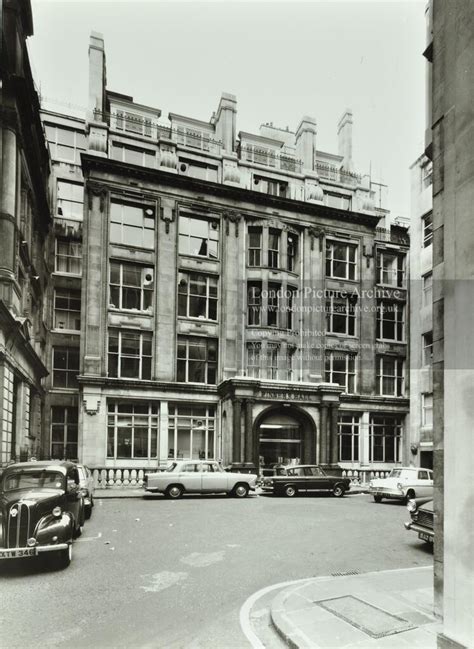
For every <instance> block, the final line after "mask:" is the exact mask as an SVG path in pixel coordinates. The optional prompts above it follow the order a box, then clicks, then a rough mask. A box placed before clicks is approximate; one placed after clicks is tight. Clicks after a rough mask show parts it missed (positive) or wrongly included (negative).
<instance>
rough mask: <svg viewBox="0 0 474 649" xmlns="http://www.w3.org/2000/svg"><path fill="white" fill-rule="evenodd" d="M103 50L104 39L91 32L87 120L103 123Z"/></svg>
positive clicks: (104, 82) (104, 72)
mask: <svg viewBox="0 0 474 649" xmlns="http://www.w3.org/2000/svg"><path fill="white" fill-rule="evenodd" d="M105 86H106V69H105V50H104V37H103V36H102V34H99V33H97V32H91V35H90V40H89V105H88V116H87V117H88V120H89V121H95V122H102V121H105V118H104V115H103V113H104V111H105Z"/></svg>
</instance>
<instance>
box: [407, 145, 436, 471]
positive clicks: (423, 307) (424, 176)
mask: <svg viewBox="0 0 474 649" xmlns="http://www.w3.org/2000/svg"><path fill="white" fill-rule="evenodd" d="M432 192H433V165H432V162H431V160H430V159H429V158H428V157H427V156H426V155H425V154H423V155H422V156H420V157H419V158H418V160H416V162H414V163H413V165H412V166H411V222H410V417H409V420H410V450H411V452H412V456H413V459H414V462H416V463H417V464H418V466H421V467H423V468H428V469H432V468H433V199H432Z"/></svg>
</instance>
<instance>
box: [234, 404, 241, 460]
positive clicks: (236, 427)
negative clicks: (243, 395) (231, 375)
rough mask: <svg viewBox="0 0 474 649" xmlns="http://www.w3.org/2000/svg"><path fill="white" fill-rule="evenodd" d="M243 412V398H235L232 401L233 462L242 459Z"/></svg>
mask: <svg viewBox="0 0 474 649" xmlns="http://www.w3.org/2000/svg"><path fill="white" fill-rule="evenodd" d="M241 412H242V399H234V401H233V402H232V415H233V426H232V462H240V461H241V443H240V435H241V430H240V415H241Z"/></svg>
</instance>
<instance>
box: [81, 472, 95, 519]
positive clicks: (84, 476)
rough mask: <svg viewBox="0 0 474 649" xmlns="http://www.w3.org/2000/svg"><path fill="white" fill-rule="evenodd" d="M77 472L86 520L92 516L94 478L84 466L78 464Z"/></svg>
mask: <svg viewBox="0 0 474 649" xmlns="http://www.w3.org/2000/svg"><path fill="white" fill-rule="evenodd" d="M77 470H78V471H79V485H80V487H81V492H82V495H83V496H84V512H85V516H86V518H90V517H91V516H92V508H93V507H94V491H95V484H94V478H93V477H92V472H91V470H90V469H89V467H87V466H85V465H84V464H78V465H77Z"/></svg>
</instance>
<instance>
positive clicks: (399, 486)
mask: <svg viewBox="0 0 474 649" xmlns="http://www.w3.org/2000/svg"><path fill="white" fill-rule="evenodd" d="M397 489H399V490H400V491H403V485H402V483H401V482H399V483H398V484H397Z"/></svg>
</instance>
